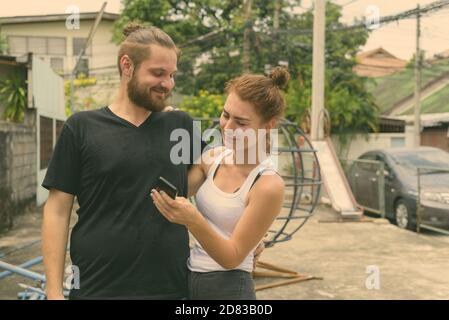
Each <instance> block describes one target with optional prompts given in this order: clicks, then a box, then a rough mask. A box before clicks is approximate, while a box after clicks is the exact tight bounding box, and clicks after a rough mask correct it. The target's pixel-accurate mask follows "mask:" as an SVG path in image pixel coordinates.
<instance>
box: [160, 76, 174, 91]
mask: <svg viewBox="0 0 449 320" xmlns="http://www.w3.org/2000/svg"><path fill="white" fill-rule="evenodd" d="M161 86H162V87H164V88H165V89H167V90H171V89H173V87H174V86H175V82H174V80H173V79H171V78H170V79H167V80H164V81H162V82H161Z"/></svg>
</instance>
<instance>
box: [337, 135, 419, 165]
mask: <svg viewBox="0 0 449 320" xmlns="http://www.w3.org/2000/svg"><path fill="white" fill-rule="evenodd" d="M332 141H333V143H334V147H335V151H336V152H337V155H338V157H340V158H343V159H357V158H358V157H359V156H360V155H362V154H363V153H365V152H367V151H370V150H374V149H384V148H394V147H401V146H402V147H411V146H412V143H413V135H412V132H411V131H409V130H406V132H405V133H371V134H368V135H355V136H354V137H353V138H352V139H351V142H350V143H349V144H348V145H347V146H346V145H345V146H342V145H341V143H340V142H339V137H338V135H332Z"/></svg>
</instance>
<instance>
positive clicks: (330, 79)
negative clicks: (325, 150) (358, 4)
mask: <svg viewBox="0 0 449 320" xmlns="http://www.w3.org/2000/svg"><path fill="white" fill-rule="evenodd" d="M123 3H124V8H125V9H124V11H123V13H122V15H121V18H120V19H119V20H118V21H117V22H116V25H115V36H114V39H115V40H116V41H119V40H120V39H121V36H120V35H121V30H122V28H123V26H124V25H126V23H128V22H129V21H140V22H145V23H147V24H149V25H155V26H157V27H160V28H162V29H163V30H164V31H166V32H167V33H168V34H169V35H170V36H172V38H173V40H174V41H175V42H176V43H177V44H178V46H180V47H181V48H182V50H183V55H182V57H181V59H180V62H179V66H178V68H179V71H180V72H179V75H178V76H177V78H176V83H177V85H176V88H177V90H178V91H179V92H181V93H183V94H186V95H190V96H192V95H193V96H198V95H199V92H200V91H201V90H206V91H207V92H208V93H210V94H216V95H221V94H223V91H224V87H225V83H226V82H227V81H228V80H229V79H231V78H233V77H235V76H237V75H240V74H241V73H242V71H243V69H242V47H243V31H244V30H245V23H246V22H245V19H244V10H243V1H239V0H220V1H218V0H191V1H168V0H154V1H148V0H124V1H123ZM296 5H297V1H290V0H284V1H283V5H282V8H283V10H281V11H280V19H279V27H280V29H281V30H287V31H288V30H294V29H307V30H312V29H313V12H312V11H308V12H306V13H304V14H301V15H297V14H294V13H293V12H294V10H292V8H293V7H294V6H296ZM289 7H290V8H289ZM252 8H253V10H252V27H251V30H252V32H251V35H250V48H251V50H250V61H251V65H250V68H251V70H250V71H251V72H253V73H264V72H265V65H267V64H271V65H272V66H275V65H277V64H278V62H279V61H287V62H288V65H289V71H290V73H291V75H292V80H291V82H290V84H289V87H288V89H287V92H286V100H287V105H288V108H287V110H286V116H287V117H288V118H289V119H290V120H293V121H296V122H299V121H300V119H301V118H302V117H303V115H304V113H305V111H306V110H307V109H309V108H310V106H311V93H312V89H311V87H312V85H311V82H312V41H313V38H312V34H311V33H292V32H285V33H280V34H277V35H274V34H272V32H271V31H270V29H271V28H272V24H273V22H272V17H273V14H274V1H273V0H253V7H252ZM289 9H290V10H289ZM340 19H341V7H339V6H337V5H335V4H333V3H331V2H327V5H326V27H327V29H330V28H339V27H344V25H343V24H342V23H341V22H340ZM220 30H222V31H221V32H217V31H220ZM214 31H215V32H217V34H216V35H215V36H212V37H209V38H207V41H197V42H194V43H192V42H188V41H190V40H192V39H197V38H198V37H199V36H204V35H207V34H210V32H214ZM367 38H368V32H367V31H366V30H365V29H353V30H350V31H329V32H326V80H325V81H326V83H325V88H326V92H325V106H326V108H327V109H328V110H329V112H330V116H331V123H332V127H333V132H334V133H349V132H353V131H358V132H360V131H362V132H367V131H371V130H375V129H376V128H377V124H376V119H377V115H378V108H377V106H376V104H375V102H374V99H373V97H372V95H371V94H370V93H368V92H367V90H366V85H367V83H368V79H366V78H361V77H358V76H357V75H355V74H354V73H353V72H352V68H353V67H354V66H355V64H356V60H355V55H356V54H357V52H358V50H359V48H360V47H361V46H363V45H364V44H365V42H366V40H367ZM198 58H200V59H198ZM199 62H200V63H199ZM197 98H198V99H200V98H199V97H197ZM191 99H194V98H191ZM201 99H202V98H201ZM201 99H200V100H201ZM186 103H187V102H186ZM193 109H195V108H191V109H190V110H189V112H193V113H192V115H198V114H199V115H200V116H202V115H203V112H202V111H195V110H193Z"/></svg>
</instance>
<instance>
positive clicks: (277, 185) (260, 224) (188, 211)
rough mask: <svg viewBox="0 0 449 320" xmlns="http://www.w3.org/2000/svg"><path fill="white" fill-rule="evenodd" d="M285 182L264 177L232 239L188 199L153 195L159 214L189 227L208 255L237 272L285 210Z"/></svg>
mask: <svg viewBox="0 0 449 320" xmlns="http://www.w3.org/2000/svg"><path fill="white" fill-rule="evenodd" d="M283 197H284V181H283V180H282V178H281V177H279V176H278V175H264V176H262V177H261V178H260V179H259V181H258V183H256V184H255V185H254V187H253V188H252V189H251V191H250V193H249V198H248V205H247V206H246V208H245V211H244V212H243V215H242V217H241V218H240V220H239V221H238V223H237V225H236V227H235V229H234V231H233V233H232V235H231V237H230V238H229V239H225V238H223V237H222V236H221V235H219V234H218V233H217V232H216V231H215V230H214V229H213V228H212V227H211V226H210V225H209V223H208V222H207V220H206V219H205V218H204V217H203V216H202V215H201V213H200V212H199V211H198V210H197V209H196V208H195V207H194V206H193V205H192V204H191V203H190V202H189V201H188V200H187V199H185V198H177V200H172V199H170V198H169V197H168V196H167V195H166V194H162V195H161V194H159V193H157V192H153V199H154V202H155V205H156V206H157V208H158V209H159V211H160V212H161V213H162V214H163V215H164V216H165V217H166V218H167V219H168V220H169V221H171V222H175V223H179V224H183V225H185V226H187V227H188V229H189V230H190V232H191V233H192V234H193V236H194V237H195V238H196V239H197V240H198V242H199V243H200V244H201V246H202V247H203V248H204V250H206V252H207V253H208V254H209V255H210V256H211V257H212V258H213V259H214V260H215V261H216V262H217V263H218V264H220V265H221V266H222V267H223V268H225V269H233V268H235V267H237V266H238V265H240V264H241V263H242V261H243V260H244V259H245V257H246V256H247V255H248V254H249V253H250V251H251V250H252V249H254V248H255V247H256V246H257V244H258V243H259V242H260V240H261V239H262V238H263V236H264V235H265V233H266V232H267V231H268V228H269V227H270V225H271V224H272V223H273V221H274V219H275V218H276V217H277V215H278V214H279V212H280V211H281V208H282V201H283Z"/></svg>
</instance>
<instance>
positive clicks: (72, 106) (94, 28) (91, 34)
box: [70, 2, 107, 114]
mask: <svg viewBox="0 0 449 320" xmlns="http://www.w3.org/2000/svg"><path fill="white" fill-rule="evenodd" d="M106 5H107V2H103V5H102V6H101V9H100V11H99V12H98V15H97V17H96V18H95V22H94V24H93V25H92V28H90V31H89V35H88V36H87V40H86V43H85V44H84V47H83V49H81V51H80V52H79V54H78V57H77V58H76V62H75V67H74V68H73V70H72V72H71V73H70V111H71V112H72V114H73V113H74V112H75V101H74V95H75V93H74V91H75V85H74V81H75V78H76V71H77V69H78V66H79V63H80V60H81V58H82V57H83V55H84V53H85V52H86V49H87V48H88V47H89V46H90V43H91V42H92V38H93V37H94V34H95V31H97V28H98V25H99V24H100V21H101V18H102V17H103V13H104V9H105V8H106Z"/></svg>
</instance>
